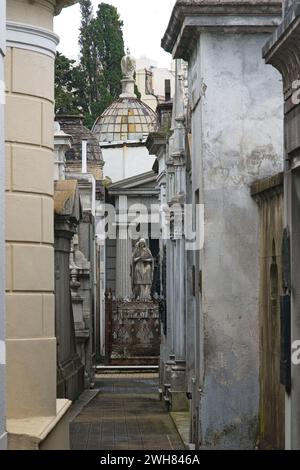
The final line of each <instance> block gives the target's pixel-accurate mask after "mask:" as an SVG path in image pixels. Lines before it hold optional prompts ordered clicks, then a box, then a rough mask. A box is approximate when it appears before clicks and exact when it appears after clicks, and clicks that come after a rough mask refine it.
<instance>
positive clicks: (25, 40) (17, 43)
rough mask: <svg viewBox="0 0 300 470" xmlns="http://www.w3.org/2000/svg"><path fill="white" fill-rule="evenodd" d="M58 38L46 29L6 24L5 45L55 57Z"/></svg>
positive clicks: (10, 22) (14, 23)
mask: <svg viewBox="0 0 300 470" xmlns="http://www.w3.org/2000/svg"><path fill="white" fill-rule="evenodd" d="M58 42H59V37H58V36H57V35H56V34H54V33H52V32H51V31H48V30H47V29H43V28H38V27H37V26H32V25H28V24H23V23H16V22H13V21H8V22H7V23H6V45H7V47H16V48H19V49H26V50H30V51H33V52H39V53H41V54H45V55H48V56H50V57H53V58H54V57H55V51H56V46H57V44H58Z"/></svg>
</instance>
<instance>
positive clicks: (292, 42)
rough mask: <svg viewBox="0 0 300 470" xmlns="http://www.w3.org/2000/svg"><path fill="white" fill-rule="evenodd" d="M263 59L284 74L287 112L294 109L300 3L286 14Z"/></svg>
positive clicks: (299, 64) (299, 54)
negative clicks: (293, 98)
mask: <svg viewBox="0 0 300 470" xmlns="http://www.w3.org/2000/svg"><path fill="white" fill-rule="evenodd" d="M263 57H264V59H265V61H266V63H267V64H271V65H273V67H275V68H276V69H277V70H279V72H280V73H281V74H282V77H283V85H284V93H285V102H286V104H285V111H286V112H287V111H289V110H290V109H291V108H292V107H293V104H292V102H291V96H292V93H293V91H296V89H295V88H294V89H293V87H292V83H293V82H294V81H299V79H300V59H299V58H300V2H295V3H294V4H293V5H292V7H291V8H290V9H289V10H288V11H287V12H286V15H285V17H284V20H283V22H282V23H281V24H280V26H279V27H278V28H277V30H276V31H275V32H274V34H273V36H272V37H271V38H270V40H269V41H268V42H267V44H266V45H265V47H264V49H263ZM298 89H299V85H298Z"/></svg>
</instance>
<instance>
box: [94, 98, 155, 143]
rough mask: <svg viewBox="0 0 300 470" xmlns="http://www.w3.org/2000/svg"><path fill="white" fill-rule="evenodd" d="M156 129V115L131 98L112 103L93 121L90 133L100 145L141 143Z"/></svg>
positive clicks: (140, 102) (143, 104)
mask: <svg viewBox="0 0 300 470" xmlns="http://www.w3.org/2000/svg"><path fill="white" fill-rule="evenodd" d="M156 127H157V115H156V113H155V112H154V111H153V110H152V109H151V108H150V107H149V106H148V105H146V104H145V103H143V102H142V101H140V100H138V99H137V98H136V97H134V96H132V97H126V98H122V97H120V98H119V99H117V100H116V101H114V102H113V103H112V104H111V105H110V106H109V107H108V108H107V109H106V110H105V111H104V113H103V114H102V115H101V116H100V117H99V118H98V119H97V120H96V121H95V124H94V126H93V129H92V132H93V134H94V136H95V137H96V138H97V139H98V141H99V142H100V144H101V143H116V142H130V141H141V142H142V141H145V139H146V138H147V136H148V134H149V133H150V132H153V131H154V130H155V129H156Z"/></svg>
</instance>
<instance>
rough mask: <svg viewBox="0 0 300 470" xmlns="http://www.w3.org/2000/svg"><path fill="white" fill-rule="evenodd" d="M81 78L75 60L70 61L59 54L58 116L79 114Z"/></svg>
mask: <svg viewBox="0 0 300 470" xmlns="http://www.w3.org/2000/svg"><path fill="white" fill-rule="evenodd" d="M80 78H81V77H80V73H79V70H78V67H77V66H76V65H75V60H71V59H68V58H67V57H65V56H64V55H63V54H61V53H59V52H57V53H56V58H55V112H56V113H57V114H58V113H64V114H74V113H75V114H76V113H78V109H79V107H80V103H79V99H78V94H79V87H80Z"/></svg>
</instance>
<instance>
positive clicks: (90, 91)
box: [79, 0, 124, 127]
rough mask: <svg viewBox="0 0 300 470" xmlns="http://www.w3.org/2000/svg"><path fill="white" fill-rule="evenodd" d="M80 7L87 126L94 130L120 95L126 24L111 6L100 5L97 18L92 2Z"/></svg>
mask: <svg viewBox="0 0 300 470" xmlns="http://www.w3.org/2000/svg"><path fill="white" fill-rule="evenodd" d="M80 7H81V28H80V39H79V44H80V66H81V70H82V73H83V75H84V77H85V87H84V90H82V98H83V103H82V107H83V111H84V116H85V124H86V125H87V126H88V127H92V125H93V123H94V121H95V120H96V118H97V117H98V116H99V115H100V114H102V112H103V111H104V110H105V109H106V108H107V107H108V106H109V105H110V104H111V103H112V102H113V101H114V100H115V99H116V98H118V96H119V94H120V92H121V79H122V70H121V59H122V57H123V55H124V40H123V32H122V26H123V23H122V21H121V19H120V16H119V13H118V11H117V9H116V8H115V7H113V6H112V5H108V4H106V3H100V5H99V6H98V10H97V14H96V16H95V17H94V18H93V11H92V4H91V1H90V0H81V2H80Z"/></svg>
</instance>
